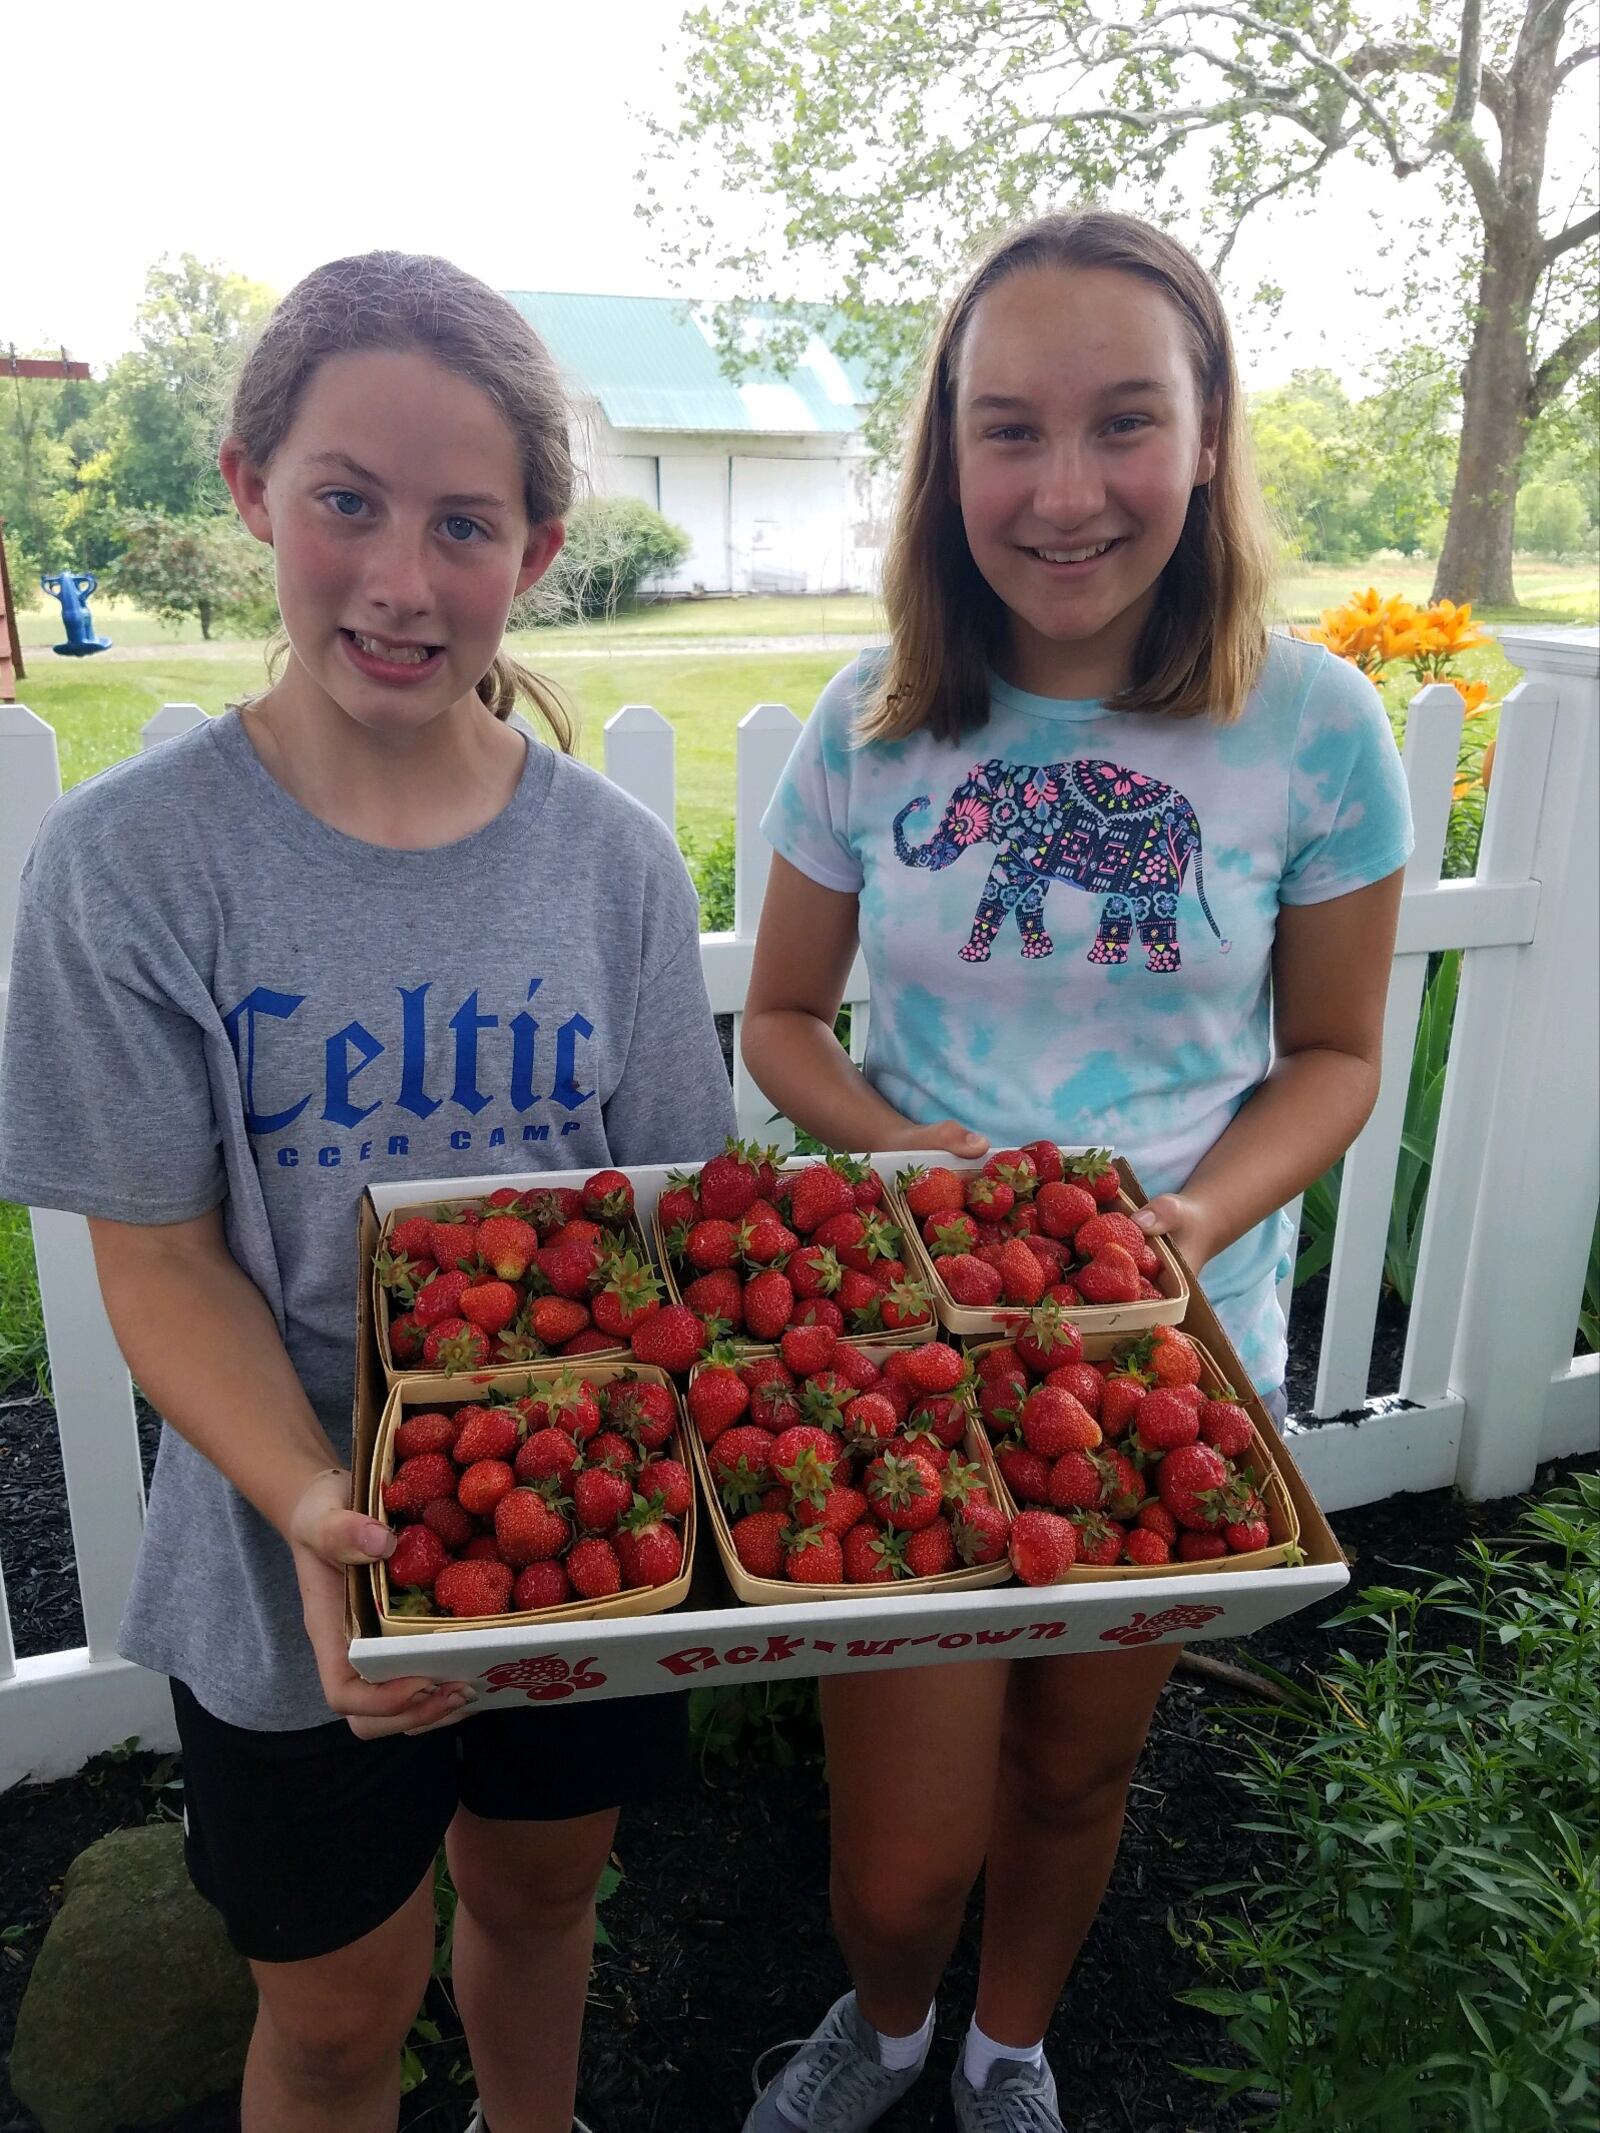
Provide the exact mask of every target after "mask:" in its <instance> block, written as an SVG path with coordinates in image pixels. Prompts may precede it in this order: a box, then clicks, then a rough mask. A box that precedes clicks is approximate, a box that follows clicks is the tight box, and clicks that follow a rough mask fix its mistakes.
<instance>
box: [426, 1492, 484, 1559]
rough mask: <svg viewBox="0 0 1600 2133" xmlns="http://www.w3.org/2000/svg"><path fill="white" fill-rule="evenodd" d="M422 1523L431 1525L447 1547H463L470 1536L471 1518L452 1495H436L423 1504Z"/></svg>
mask: <svg viewBox="0 0 1600 2133" xmlns="http://www.w3.org/2000/svg"><path fill="white" fill-rule="evenodd" d="M422 1523H423V1524H424V1525H425V1526H431V1527H432V1528H433V1530H434V1532H435V1533H437V1534H438V1536H439V1538H440V1540H442V1541H443V1542H444V1544H445V1546H446V1547H447V1548H464V1547H465V1546H466V1545H467V1542H468V1541H469V1540H471V1538H472V1520H471V1518H470V1517H469V1516H468V1514H467V1513H466V1512H465V1511H464V1510H462V1508H461V1506H460V1504H458V1503H457V1502H456V1500H455V1498H454V1497H453V1496H436V1497H435V1498H434V1499H433V1501H432V1503H430V1504H424V1506H423V1509H422Z"/></svg>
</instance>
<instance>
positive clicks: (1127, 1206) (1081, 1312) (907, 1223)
mask: <svg viewBox="0 0 1600 2133" xmlns="http://www.w3.org/2000/svg"><path fill="white" fill-rule="evenodd" d="M1062 1153H1063V1154H1064V1155H1083V1154H1085V1153H1087V1151H1086V1150H1085V1149H1082V1148H1063V1150H1062ZM917 1160H918V1161H919V1162H921V1163H922V1164H923V1166H924V1167H925V1168H926V1167H930V1158H929V1157H928V1155H927V1154H926V1153H924V1154H923V1155H921V1156H919V1157H918V1158H917ZM932 1161H936V1162H937V1164H938V1166H939V1168H940V1169H942V1170H953V1171H954V1172H955V1173H956V1175H957V1176H958V1177H971V1176H973V1175H975V1174H976V1173H977V1172H978V1171H980V1170H981V1169H982V1168H983V1164H982V1163H974V1162H962V1161H958V1160H957V1159H956V1158H955V1157H954V1156H947V1155H941V1156H937V1157H934V1158H932ZM1114 1161H1115V1166H1116V1169H1117V1172H1118V1175H1119V1176H1120V1177H1121V1179H1122V1193H1121V1196H1120V1198H1119V1200H1118V1202H1117V1205H1118V1206H1119V1207H1120V1208H1121V1210H1122V1212H1123V1213H1124V1214H1131V1213H1132V1212H1133V1210H1134V1209H1135V1208H1138V1207H1143V1206H1144V1204H1145V1193H1144V1188H1143V1186H1142V1185H1141V1184H1140V1183H1139V1180H1138V1179H1137V1177H1135V1175H1134V1173H1133V1170H1132V1168H1131V1167H1130V1166H1129V1165H1128V1164H1127V1163H1126V1162H1124V1161H1123V1160H1122V1158H1121V1157H1120V1156H1118V1157H1116V1158H1114ZM901 1167H902V1168H904V1167H906V1166H904V1165H902V1166H901ZM889 1197H890V1201H891V1204H892V1206H893V1209H894V1218H895V1220H896V1222H898V1223H899V1225H900V1227H901V1228H902V1229H903V1230H904V1231H905V1233H906V1237H907V1240H908V1242H909V1244H910V1248H911V1249H910V1257H909V1259H908V1264H911V1265H914V1266H915V1267H916V1270H917V1273H918V1275H919V1276H920V1277H921V1279H922V1280H924V1281H925V1282H926V1283H927V1284H928V1286H929V1288H931V1289H932V1291H933V1298H934V1308H935V1310H936V1311H937V1312H938V1316H939V1323H940V1325H941V1326H943V1327H945V1328H946V1329H947V1331H949V1332H951V1333H959V1334H962V1335H963V1336H964V1337H965V1338H967V1339H969V1340H976V1339H982V1338H983V1337H984V1336H985V1335H988V1336H991V1337H993V1336H998V1335H1002V1334H1004V1333H1006V1332H1008V1331H1012V1330H1014V1329H1015V1328H1016V1327H1017V1326H1018V1325H1020V1324H1021V1323H1022V1321H1023V1320H1024V1319H1025V1318H1026V1317H1027V1315H1028V1314H1027V1312H1026V1311H1019V1310H1018V1309H1017V1308H1016V1306H1015V1305H1006V1304H990V1305H985V1306H984V1307H982V1308H981V1309H980V1308H978V1307H976V1306H974V1305H969V1304H958V1303H957V1302H956V1300H955V1298H954V1297H953V1296H952V1295H951V1294H950V1291H949V1290H948V1289H947V1288H946V1287H945V1285H944V1282H943V1280H942V1279H941V1277H940V1274H939V1271H938V1261H937V1260H936V1259H935V1258H934V1256H933V1254H932V1253H931V1252H930V1251H929V1250H928V1247H927V1245H926V1244H924V1242H923V1241H922V1230H921V1228H920V1226H919V1225H918V1222H917V1219H916V1217H915V1216H914V1215H913V1214H912V1213H911V1211H910V1209H909V1208H908V1207H907V1206H906V1203H905V1195H904V1194H903V1193H902V1192H901V1191H900V1188H899V1187H898V1185H894V1184H892V1183H891V1185H890V1189H889ZM1150 1243H1151V1244H1152V1246H1153V1247H1154V1249H1155V1253H1156V1256H1157V1258H1159V1259H1160V1261H1161V1272H1160V1274H1159V1275H1158V1276H1157V1277H1156V1287H1157V1288H1158V1289H1160V1290H1161V1292H1162V1293H1161V1295H1160V1297H1159V1298H1156V1297H1152V1296H1147V1297H1144V1298H1143V1299H1142V1300H1141V1301H1140V1302H1138V1303H1129V1304H1081V1305H1078V1306H1075V1307H1073V1308H1071V1309H1069V1310H1068V1312H1067V1314H1066V1315H1067V1317H1068V1318H1070V1319H1071V1320H1072V1322H1073V1324H1074V1325H1075V1326H1077V1327H1079V1328H1080V1329H1081V1330H1082V1331H1083V1333H1084V1334H1085V1335H1088V1334H1090V1333H1109V1334H1115V1335H1119V1336H1120V1335H1122V1334H1127V1333H1148V1332H1149V1330H1150V1328H1151V1327H1152V1326H1176V1325H1179V1324H1181V1323H1182V1320H1183V1314H1184V1312H1185V1311H1186V1310H1187V1309H1188V1307H1189V1279H1188V1276H1187V1274H1186V1273H1185V1271H1184V1267H1183V1262H1182V1261H1181V1260H1180V1259H1179V1257H1178V1255H1177V1253H1176V1252H1175V1251H1173V1249H1172V1247H1171V1246H1170V1245H1169V1244H1168V1243H1167V1241H1166V1239H1165V1238H1164V1237H1152V1238H1151V1239H1150Z"/></svg>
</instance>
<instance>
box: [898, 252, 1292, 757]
mask: <svg viewBox="0 0 1600 2133" xmlns="http://www.w3.org/2000/svg"><path fill="white" fill-rule="evenodd" d="M1039 267H1115V268H1117V269H1118V270H1119V271H1120V272H1122V273H1125V274H1135V275H1137V276H1139V278H1140V279H1141V280H1144V281H1148V282H1152V283H1154V284H1155V286H1156V287H1157V288H1158V289H1160V290H1161V291H1162V293H1163V294H1164V295H1165V296H1166V297H1167V298H1168V299H1169V301H1170V302H1172V303H1173V304H1174V305H1175V306H1176V307H1177V309H1178V311H1179V313H1180V315H1181V317H1182V319H1183V322H1184V326H1185V329H1186V331H1187V334H1188V339H1189V344H1190V351H1191V355H1192V359H1193V362H1194V371H1195V382H1196V385H1197V386H1198V388H1199V392H1200V397H1201V400H1202V401H1203V402H1206V403H1209V404H1212V405H1214V406H1215V408H1216V411H1217V465H1216V472H1215V474H1214V475H1213V476H1212V478H1211V480H1210V481H1209V482H1208V483H1206V484H1205V485H1204V486H1203V487H1200V488H1197V489H1195V490H1194V491H1193V493H1192V494H1191V496H1190V498H1189V509H1188V515H1187V516H1186V518H1185V520H1184V525H1183V531H1182V533H1181V534H1180V535H1179V538H1178V545H1177V547H1176V548H1175V549H1174V550H1173V553H1172V555H1171V558H1170V559H1169V561H1168V562H1167V565H1166V568H1165V569H1164V571H1163V572H1162V575H1161V579H1160V589H1159V597H1158V598H1157V600H1156V602H1155V605H1154V607H1153V609H1152V612H1151V615H1150V619H1149V621H1148V622H1147V623H1146V624H1145V627H1144V630H1143V632H1142V634H1141V636H1140V638H1139V642H1138V645H1137V646H1136V648H1135V652H1134V662H1133V680H1132V682H1131V683H1130V684H1129V686H1128V687H1127V688H1126V689H1124V690H1123V691H1122V692H1121V694H1120V695H1118V696H1116V697H1114V698H1113V699H1111V708H1112V709H1113V710H1116V711H1159V712H1163V713H1165V714H1166V715H1167V716H1168V717H1171V718H1195V717H1200V716H1205V717H1209V718H1211V719H1214V720H1215V721H1216V722H1217V723H1218V724H1219V725H1226V724H1229V723H1230V722H1231V721H1232V720H1234V719H1236V718H1237V717H1238V716H1239V714H1240V712H1241V711H1242V710H1243V709H1244V703H1245V698H1246V697H1247V696H1248V695H1249V693H1250V690H1251V689H1252V687H1253V686H1254V684H1255V682H1256V679H1257V677H1258V675H1259V674H1260V672H1261V666H1262V661H1263V660H1264V659H1265V657H1266V648H1267V623H1266V610H1267V599H1268V595H1269V592H1270V588H1271V576H1272V565H1271V557H1272V546H1271V540H1270V536H1269V530H1268V524H1269V522H1268V519H1267V513H1266V507H1265V504H1264V503H1263V501H1262V497H1261V491H1260V487H1259V484H1258V483H1257V481H1256V476H1255V468H1254V465H1253V463H1252V460H1251V455H1250V444H1249V437H1248V433H1247V431H1246V429H1245V425H1244V413H1243V406H1242V401H1241V395H1240V390H1239V377H1238V371H1237V369H1236V368H1235V365H1234V358H1233V341H1232V336H1231V335H1230V334H1229V331H1228V321H1227V316H1226V314H1225V313H1224V311H1223V308H1222V303H1221V300H1220V298H1219V297H1218V295H1217V291H1216V288H1215V286H1214V284H1213V283H1212V281H1211V278H1210V276H1209V275H1208V274H1207V273H1206V272H1205V270H1204V268H1203V267H1202V266H1201V265H1200V263H1199V261H1198V260H1196V259H1195V258H1194V257H1193V256H1192V255H1191V254H1190V253H1189V252H1187V251H1186V250H1185V249H1184V247H1183V246H1182V245H1181V244H1179V243H1177V242H1176V240H1175V239H1173V238H1171V237H1168V236H1167V235H1165V234H1164V232H1162V231H1161V230H1158V229H1155V228H1153V227H1152V226H1151V225H1150V224H1149V223H1147V222H1140V221H1138V220H1136V219H1135V218H1134V217H1133V216H1131V215H1112V214H1104V213H1098V212H1096V213H1090V214H1057V215H1044V216H1041V217H1040V218H1039V219H1038V220H1037V221H1034V222H1029V223H1025V224H1024V225H1023V226H1022V227H1021V228H1020V229H1016V230H1013V231H1012V232H1011V233H1010V234H1009V235H1008V236H1006V237H1003V238H1001V239H1000V241H999V242H998V243H997V244H996V245H994V246H993V248H992V249H991V250H990V251H989V253H988V254H987V255H986V257H985V258H984V259H983V260H982V261H981V262H980V263H979V265H978V266H977V267H976V268H975V269H974V270H973V272H972V274H971V275H970V276H969V277H968V280H967V283H966V286H965V287H964V288H963V289H962V290H961V292H960V294H959V295H958V296H957V297H956V299H955V301H954V302H953V303H952V304H951V306H950V308H949V310H948V311H947V312H946V313H945V316H944V319H943V321H942V323H941V325H940V327H939V331H938V334H937V335H936V337H935V339H934V342H933V346H932V348H931V349H930V350H929V353H928V359H927V365H926V369H925V371H924V375H923V379H922V385H921V390H920V393H919V395H918V398H917V402H916V406H915V409H914V412H913V414H912V418H911V424H910V433H909V444H908V449H907V453H906V460H905V468H904V472H903V475H902V478H901V488H900V497H899V502H898V506H897V508H896V513H895V521H894V527H893V531H892V533H891V536H890V541H889V551H888V555H887V557H886V560H885V564H884V575H883V605H884V609H885V611H886V613H887V616H888V621H889V631H890V652H889V658H888V660H887V661H886V662H885V664H884V667H883V670H882V672H881V674H880V675H879V676H878V678H877V681H876V683H875V685H874V686H873V688H872V690H871V692H870V694H869V696H868V698H867V700H866V703H865V705H864V706H863V710H862V714H861V717H860V719H859V720H858V722H857V726H856V738H857V739H858V740H860V741H874V740H897V739H901V738H903V737H904V736H905V735H906V734H908V733H914V732H917V731H919V730H920V729H922V728H927V730H928V731H930V732H932V733H934V734H936V735H938V737H939V738H940V739H942V740H955V739H956V738H958V737H959V736H961V735H963V734H967V733H970V732H973V731H974V730H976V729H977V728H978V727H980V726H982V725H983V724H984V723H985V721H986V720H987V718H988V715H989V672H990V667H991V665H992V662H993V658H994V654H995V652H996V651H997V649H998V648H999V644H1000V641H1001V638H1002V635H1003V631H1004V626H1005V620H1006V609H1005V607H1004V606H1003V604H1002V603H1001V601H1000V600H999V599H998V598H997V596H996V595H995V593H994V592H993V590H992V589H991V587H990V586H989V584H988V582H987V581H986V580H985V579H984V577H983V576H982V574H981V573H980V572H979V570H978V566H977V565H976V563H974V561H973V560H972V551H971V549H970V548H969V547H968V545H967V537H966V532H965V530H964V528H963V526H962V522H961V509H960V504H959V502H958V500H957V497H956V485H955V421H954V416H955V377H956V364H957V360H958V358H959V355H960V351H961V343H962V338H963V336H964V334H965V333H966V330H967V326H968V323H969V322H970V320H971V318H972V314H973V311H974V309H975V308H976V306H977V304H978V302H979V299H980V298H981V297H982V296H984V295H985V293H986V292H987V291H988V290H990V289H992V288H994V286H995V285H996V283H998V282H1001V281H1005V280H1007V279H1009V277H1010V276H1012V275H1013V274H1022V273H1026V272H1028V271H1029V270H1030V269H1033V268H1039Z"/></svg>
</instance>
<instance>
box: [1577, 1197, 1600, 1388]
mask: <svg viewBox="0 0 1600 2133" xmlns="http://www.w3.org/2000/svg"><path fill="white" fill-rule="evenodd" d="M1578 1338H1579V1339H1580V1340H1581V1341H1582V1343H1583V1345H1584V1346H1585V1347H1586V1348H1587V1349H1588V1350H1589V1351H1590V1353H1591V1354H1593V1353H1594V1352H1595V1351H1596V1350H1597V1349H1600V1215H1596V1217H1595V1223H1594V1234H1593V1236H1592V1237H1591V1238H1590V1239H1589V1265H1588V1269H1587V1271H1586V1272H1585V1274H1584V1277H1583V1304H1582V1307H1581V1309H1580V1310H1579V1312H1578Z"/></svg>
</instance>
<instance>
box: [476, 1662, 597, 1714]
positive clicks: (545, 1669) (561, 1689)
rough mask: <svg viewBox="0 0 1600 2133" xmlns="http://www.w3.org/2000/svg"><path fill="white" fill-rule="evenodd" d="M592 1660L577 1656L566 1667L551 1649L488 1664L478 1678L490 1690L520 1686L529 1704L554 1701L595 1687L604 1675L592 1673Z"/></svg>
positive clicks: (518, 1687)
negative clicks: (491, 1664) (536, 1655)
mask: <svg viewBox="0 0 1600 2133" xmlns="http://www.w3.org/2000/svg"><path fill="white" fill-rule="evenodd" d="M593 1669H594V1661H593V1659H577V1660H574V1661H573V1663H572V1664H571V1665H570V1666H569V1665H568V1664H567V1662H566V1660H565V1659H559V1658H557V1657H556V1655H555V1653H554V1652H547V1653H545V1654H544V1655H543V1656H542V1657H541V1658H537V1659H508V1660H506V1661H505V1662H504V1664H502V1665H500V1666H492V1667H490V1669H489V1671H488V1673H486V1674H484V1675H483V1676H482V1677H481V1678H482V1679H483V1680H484V1681H486V1682H487V1683H488V1684H489V1686H490V1688H491V1689H521V1690H523V1691H524V1693H525V1694H526V1696H527V1699H528V1701H529V1703H555V1702H558V1701H559V1700H560V1698H561V1697H563V1696H576V1695H577V1694H578V1693H579V1691H580V1690H583V1689H598V1688H601V1687H603V1686H604V1684H605V1678H606V1677H605V1675H604V1674H597V1673H595V1672H594V1670H593Z"/></svg>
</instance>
